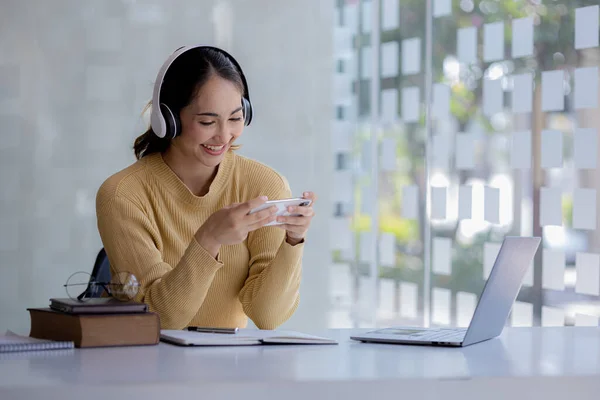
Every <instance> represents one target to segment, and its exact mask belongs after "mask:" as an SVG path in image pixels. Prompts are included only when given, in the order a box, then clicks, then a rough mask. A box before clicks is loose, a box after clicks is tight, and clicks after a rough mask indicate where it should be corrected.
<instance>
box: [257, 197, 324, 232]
mask: <svg viewBox="0 0 600 400" xmlns="http://www.w3.org/2000/svg"><path fill="white" fill-rule="evenodd" d="M310 203H312V200H310V199H303V198H302V197H295V198H293V199H282V200H268V201H266V202H265V203H264V204H262V205H260V206H258V207H256V208H255V209H253V210H251V211H250V212H249V214H254V213H256V212H259V211H261V210H264V209H266V208H269V207H272V206H277V213H276V214H275V215H277V216H278V217H280V216H281V217H290V216H291V217H295V216H297V214H290V213H289V212H288V211H287V208H288V207H289V206H301V207H306V206H309V205H310ZM281 224H282V223H281V222H277V221H273V222H271V223H268V224H266V225H265V226H273V225H281Z"/></svg>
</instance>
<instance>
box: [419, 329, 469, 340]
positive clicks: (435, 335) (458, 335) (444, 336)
mask: <svg viewBox="0 0 600 400" xmlns="http://www.w3.org/2000/svg"><path fill="white" fill-rule="evenodd" d="M466 332H467V330H466V329H464V328H458V329H440V330H435V331H431V332H424V333H422V334H419V335H411V336H418V337H419V339H425V340H432V341H443V342H462V340H463V339H464V338H465V334H466Z"/></svg>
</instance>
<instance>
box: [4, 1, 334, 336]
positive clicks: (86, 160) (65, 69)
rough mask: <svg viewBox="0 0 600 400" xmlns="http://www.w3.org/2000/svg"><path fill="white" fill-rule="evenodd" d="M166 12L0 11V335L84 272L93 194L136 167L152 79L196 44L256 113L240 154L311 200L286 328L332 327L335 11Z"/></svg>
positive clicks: (22, 327)
mask: <svg viewBox="0 0 600 400" xmlns="http://www.w3.org/2000/svg"><path fill="white" fill-rule="evenodd" d="M324 3H326V4H324ZM330 3H331V4H330ZM166 4H167V3H166V2H163V1H158V0H156V1H149V0H146V1H136V2H134V1H126V0H123V1H116V0H110V1H89V2H88V1H86V2H80V1H76V0H71V1H67V0H55V1H52V2H47V1H44V0H30V1H27V2H22V1H19V0H4V1H3V2H2V12H1V13H0V53H1V54H2V55H3V56H2V58H1V59H0V135H1V140H0V187H1V188H2V189H1V191H0V332H3V331H4V330H6V329H12V330H15V331H17V332H21V333H28V331H29V317H28V314H27V312H26V310H25V309H26V307H43V306H46V305H47V302H48V299H49V298H50V297H64V296H65V291H64V288H63V287H62V285H63V283H64V282H65V281H66V279H67V278H68V276H69V275H70V274H71V273H73V272H75V271H80V270H87V271H90V270H91V267H92V264H93V261H94V258H95V255H96V253H97V251H98V249H99V248H100V247H101V243H100V239H99V236H98V234H97V231H96V220H95V210H94V198H95V194H96V190H97V188H98V186H99V185H100V183H101V182H102V181H103V180H104V179H105V178H106V177H107V176H109V175H110V174H111V173H113V172H115V171H117V170H118V169H120V168H123V167H124V166H126V165H128V164H130V163H131V162H133V161H134V159H133V153H132V151H131V144H132V142H133V139H134V138H135V136H137V135H138V134H139V133H140V131H141V129H142V123H141V120H140V119H139V113H140V111H141V109H142V107H143V105H144V104H145V102H146V101H147V100H148V99H149V97H150V94H151V88H152V81H153V79H154V75H155V73H156V71H157V69H158V67H159V66H160V64H161V63H162V61H163V60H164V58H165V57H166V56H167V55H168V54H169V53H170V52H171V51H173V50H174V49H175V48H177V47H179V46H180V45H183V44H191V43H208V44H217V45H220V46H223V47H225V48H227V49H228V50H230V51H231V52H232V53H233V54H234V55H235V56H236V58H237V59H238V61H239V62H240V63H241V64H242V66H243V67H244V70H245V73H246V75H247V78H248V80H249V85H250V91H251V96H252V100H253V104H254V107H255V110H256V111H255V117H254V118H255V119H254V120H253V123H252V126H251V127H249V128H248V129H247V130H246V132H245V133H244V135H243V136H242V140H241V142H242V143H243V145H244V146H243V149H242V150H241V153H242V154H244V155H246V156H249V157H252V158H255V159H257V160H260V161H262V162H265V163H267V164H269V165H271V166H272V167H274V168H276V169H277V170H279V171H280V172H281V173H283V174H284V175H285V176H286V177H287V178H288V180H289V181H290V184H291V186H292V189H293V190H294V192H295V193H297V194H300V193H301V192H302V191H304V190H313V191H315V192H316V193H317V194H318V195H319V201H318V203H317V204H316V211H317V213H318V217H317V218H316V220H315V221H314V224H313V226H312V229H311V232H310V236H309V239H308V244H307V247H306V253H305V257H304V268H305V270H304V271H305V272H304V278H303V284H302V289H301V290H302V301H301V305H300V308H299V309H298V311H297V313H296V314H295V315H294V316H293V317H292V319H291V320H290V321H289V322H288V323H287V324H286V326H287V327H293V328H295V329H320V328H324V327H325V326H326V325H327V310H328V308H329V304H328V301H329V300H328V299H329V297H328V293H327V290H328V282H327V278H328V276H329V275H328V270H327V268H328V266H329V263H330V262H329V261H330V252H329V234H328V229H327V226H328V220H329V218H330V215H331V205H330V198H329V190H330V186H331V173H330V170H331V165H332V160H331V155H330V154H331V151H330V148H329V147H330V122H331V118H332V115H333V113H332V106H331V94H330V93H331V77H332V68H333V62H332V55H333V51H332V44H331V38H332V27H333V3H332V2H320V1H318V0H309V1H305V0H286V1H285V2H275V1H269V0H256V1H244V0H231V1H217V0H205V1H193V0H177V1H172V0H171V1H169V5H168V6H167V5H166ZM267 6H268V10H267Z"/></svg>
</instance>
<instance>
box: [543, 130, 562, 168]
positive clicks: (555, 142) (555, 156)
mask: <svg viewBox="0 0 600 400" xmlns="http://www.w3.org/2000/svg"><path fill="white" fill-rule="evenodd" d="M562 166H563V135H562V132H560V131H552V130H544V131H542V160H541V167H542V168H562Z"/></svg>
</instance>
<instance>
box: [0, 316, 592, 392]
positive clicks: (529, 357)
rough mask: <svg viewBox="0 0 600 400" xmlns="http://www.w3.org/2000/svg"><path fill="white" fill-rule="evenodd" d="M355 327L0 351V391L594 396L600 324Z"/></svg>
mask: <svg viewBox="0 0 600 400" xmlns="http://www.w3.org/2000/svg"><path fill="white" fill-rule="evenodd" d="M355 332H356V331H349V330H332V331H328V332H314V333H317V334H322V335H326V336H329V337H334V338H336V339H338V340H339V341H340V344H339V345H337V346H251V347H218V348H217V347H212V348H189V347H186V348H184V347H177V346H173V345H169V344H165V343H161V344H160V345H158V346H148V347H126V348H101V349H76V350H69V351H57V352H43V353H37V354H29V353H18V354H15V353H13V354H9V355H6V354H4V355H0V399H2V400H4V399H12V398H16V399H20V398H23V399H25V398H28V399H29V398H31V399H33V398H43V399H44V400H50V399H61V400H62V399H69V398H74V399H78V400H90V399H96V398H97V399H102V400H107V399H110V400H112V399H116V398H124V397H125V396H130V397H129V398H131V399H135V398H141V396H142V395H143V396H144V398H146V399H154V398H157V399H168V400H170V399H173V400H174V399H175V398H174V396H189V395H194V398H210V399H211V400H213V399H221V398H223V399H232V398H234V396H243V397H242V398H244V399H249V398H257V399H258V398H275V397H276V398H282V399H296V398H298V399H307V398H310V399H311V400H312V399H316V398H330V399H333V398H344V399H353V398H359V399H363V400H370V399H372V398H374V396H377V395H381V396H386V397H385V399H386V400H387V399H388V398H390V395H392V396H393V398H405V396H408V395H411V396H418V398H439V396H440V395H442V394H443V395H444V396H443V397H444V399H452V398H461V399H463V400H464V399H466V398H486V399H494V398H510V397H512V398H526V397H529V398H530V399H534V398H535V399H538V398H540V399H541V398H543V399H553V398H562V399H564V398H565V397H569V398H573V399H575V398H577V399H580V398H594V399H597V398H600V328H583V327H582V328H579V327H578V328H574V327H566V328H506V329H505V330H504V333H503V334H502V336H501V337H500V338H498V339H494V340H491V341H487V342H483V343H480V344H476V345H472V346H469V347H465V348H443V347H428V346H405V345H386V344H365V343H359V342H355V341H352V340H350V339H349V336H350V334H351V333H355ZM382 399H383V397H382Z"/></svg>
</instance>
